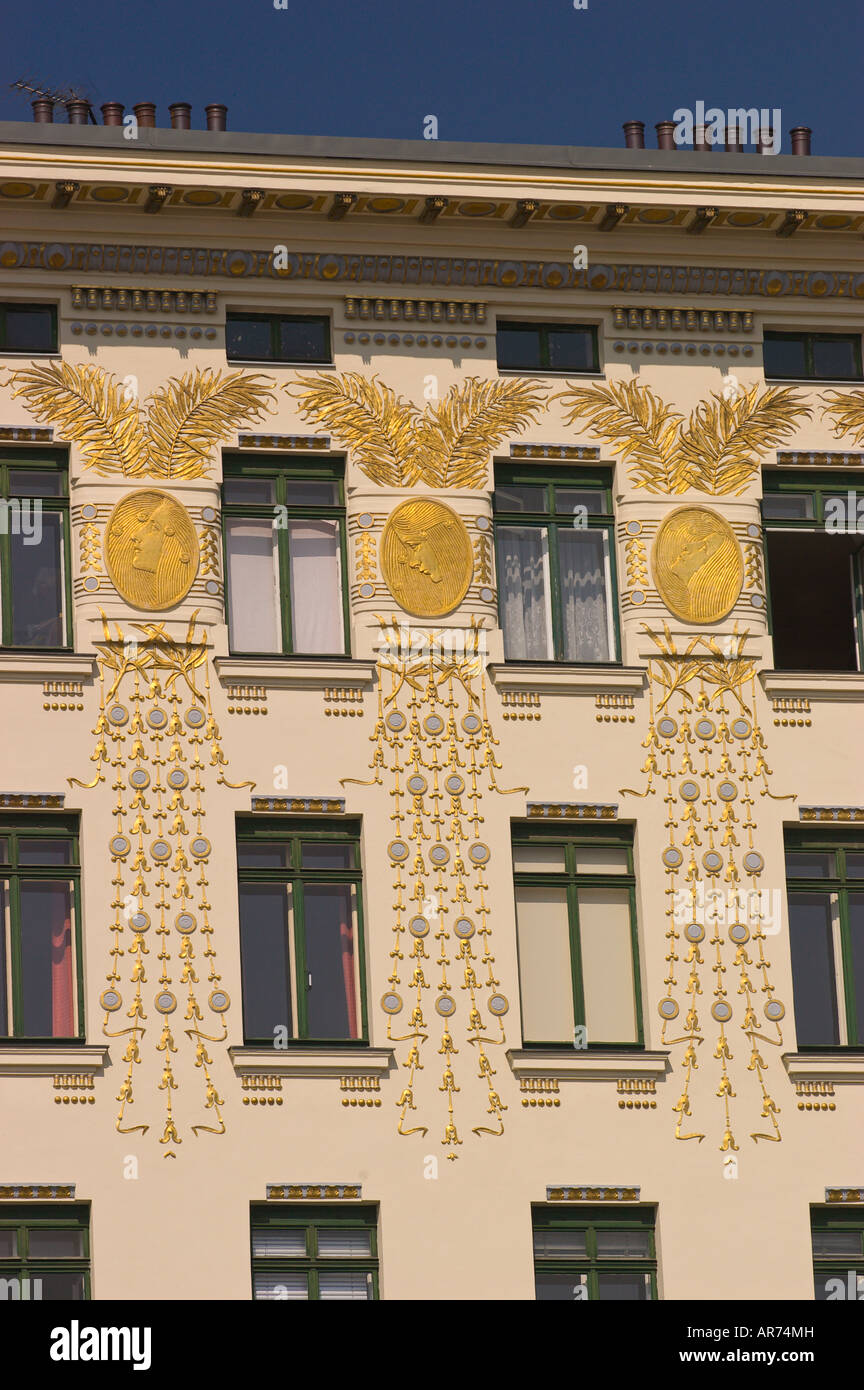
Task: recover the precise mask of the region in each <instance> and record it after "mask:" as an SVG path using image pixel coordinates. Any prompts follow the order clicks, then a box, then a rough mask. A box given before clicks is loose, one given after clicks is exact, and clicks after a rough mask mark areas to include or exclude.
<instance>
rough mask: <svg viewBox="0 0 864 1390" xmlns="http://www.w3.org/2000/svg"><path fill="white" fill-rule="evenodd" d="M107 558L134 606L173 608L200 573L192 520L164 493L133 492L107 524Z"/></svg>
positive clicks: (120, 589)
mask: <svg viewBox="0 0 864 1390" xmlns="http://www.w3.org/2000/svg"><path fill="white" fill-rule="evenodd" d="M105 559H106V563H107V566H108V573H109V574H110V576H111V579H112V582H113V584H114V587H115V589H116V590H117V592H118V593H119V594H120V595H121V597H122V598H124V599H125V600H126V602H127V603H130V604H131V605H132V607H133V608H145V609H150V610H155V611H156V612H160V611H161V610H162V609H164V608H173V607H174V606H175V604H178V603H179V602H180V601H181V599H184V598H185V597H186V595H187V594H188V592H189V590H190V588H191V587H192V583H193V581H194V579H195V576H196V574H197V573H198V559H199V553H198V537H197V535H196V534H195V527H194V525H193V524H192V518H191V517H190V515H189V513H188V512H187V510H186V508H185V507H184V506H183V505H182V504H181V503H180V502H178V501H177V500H176V498H174V497H169V496H168V494H167V493H166V492H156V491H155V490H153V491H151V490H148V489H144V488H142V489H140V490H138V491H137V492H130V493H129V494H128V496H126V497H122V498H121V499H120V501H119V502H118V503H117V505H116V507H115V508H114V510H113V512H112V513H111V516H110V518H109V521H108V525H107V526H106V528H105Z"/></svg>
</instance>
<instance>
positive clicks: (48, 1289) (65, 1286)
mask: <svg viewBox="0 0 864 1390" xmlns="http://www.w3.org/2000/svg"><path fill="white" fill-rule="evenodd" d="M32 1277H35V1278H36V1279H40V1280H41V1281H42V1298H43V1299H45V1300H46V1301H47V1300H49V1299H51V1300H52V1301H55V1302H75V1303H80V1302H81V1301H82V1300H83V1298H84V1275H83V1274H79V1273H76V1271H75V1270H72V1269H64V1270H48V1269H46V1270H45V1271H44V1272H40V1273H39V1274H36V1275H35V1276H32ZM34 1293H35V1289H32V1291H31V1297H33V1296H34Z"/></svg>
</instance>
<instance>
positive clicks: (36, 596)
mask: <svg viewBox="0 0 864 1390" xmlns="http://www.w3.org/2000/svg"><path fill="white" fill-rule="evenodd" d="M28 511H29V509H28ZM38 520H39V523H40V524H41V529H42V534H41V538H40V540H39V542H38V544H36V545H34V544H33V538H34V534H36V535H38V528H37V529H36V530H35V532H34V531H33V528H34V527H35V526H36V523H37V518H36V516H35V515H29V516H25V514H24V513H23V512H22V516H21V529H20V530H19V532H18V533H17V534H16V533H15V530H14V528H13V529H12V534H11V535H10V537H9V548H10V560H11V565H12V576H11V577H12V645H13V646H15V647H62V646H63V643H64V641H65V634H64V630H63V629H64V622H63V589H64V574H63V519H62V517H61V516H60V515H59V514H58V513H57V512H44V511H43V512H42V514H41V518H39V519H38ZM25 527H26V530H27V531H28V532H30V534H25Z"/></svg>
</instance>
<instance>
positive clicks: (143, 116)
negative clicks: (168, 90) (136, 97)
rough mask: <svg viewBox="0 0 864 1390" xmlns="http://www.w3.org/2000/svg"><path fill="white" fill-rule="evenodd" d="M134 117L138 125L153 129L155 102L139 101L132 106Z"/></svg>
mask: <svg viewBox="0 0 864 1390" xmlns="http://www.w3.org/2000/svg"><path fill="white" fill-rule="evenodd" d="M132 110H133V111H134V112H135V119H136V121H137V122H138V124H139V126H147V127H149V128H150V129H153V128H154V127H155V125H156V103H155V102H153V101H139V103H138V105H137V106H133V107H132Z"/></svg>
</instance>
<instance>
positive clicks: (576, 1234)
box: [532, 1207, 657, 1303]
mask: <svg viewBox="0 0 864 1390" xmlns="http://www.w3.org/2000/svg"><path fill="white" fill-rule="evenodd" d="M532 1217H533V1225H534V1279H535V1288H536V1295H537V1300H538V1302H541V1303H561V1302H565V1303H566V1302H572V1301H573V1300H577V1301H579V1302H590V1303H595V1302H596V1301H597V1300H598V1299H602V1300H604V1301H605V1302H617V1303H645V1302H649V1301H650V1300H652V1299H656V1297H657V1260H656V1258H655V1253H654V1209H653V1208H652V1207H627V1208H625V1209H624V1210H615V1209H614V1208H612V1207H582V1208H581V1209H580V1210H579V1211H578V1212H576V1211H573V1212H569V1211H562V1210H561V1208H560V1207H558V1208H552V1207H533V1208H532Z"/></svg>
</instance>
